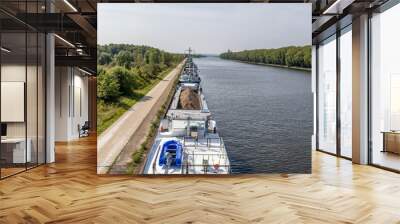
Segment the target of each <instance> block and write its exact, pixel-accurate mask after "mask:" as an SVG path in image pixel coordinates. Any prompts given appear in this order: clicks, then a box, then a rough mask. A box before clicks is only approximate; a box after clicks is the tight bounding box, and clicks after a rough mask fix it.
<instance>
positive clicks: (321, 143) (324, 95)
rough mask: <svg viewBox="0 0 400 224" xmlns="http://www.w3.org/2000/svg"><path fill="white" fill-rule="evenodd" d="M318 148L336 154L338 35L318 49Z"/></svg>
mask: <svg viewBox="0 0 400 224" xmlns="http://www.w3.org/2000/svg"><path fill="white" fill-rule="evenodd" d="M317 60H318V148H319V149H320V150H323V151H326V152H330V153H336V35H334V36H332V37H330V38H329V39H327V40H326V41H324V42H323V43H322V44H320V45H319V48H318V59H317Z"/></svg>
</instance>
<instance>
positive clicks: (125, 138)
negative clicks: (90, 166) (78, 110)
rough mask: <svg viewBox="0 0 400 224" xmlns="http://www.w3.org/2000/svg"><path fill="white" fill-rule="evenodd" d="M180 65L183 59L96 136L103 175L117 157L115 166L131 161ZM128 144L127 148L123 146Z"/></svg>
mask: <svg viewBox="0 0 400 224" xmlns="http://www.w3.org/2000/svg"><path fill="white" fill-rule="evenodd" d="M182 66H183V62H182V63H181V64H179V65H178V66H177V67H176V68H175V69H174V70H172V71H171V72H170V73H169V74H168V75H167V76H166V77H165V78H164V79H163V80H161V81H160V82H159V83H158V84H157V85H156V86H155V87H154V88H153V89H152V90H150V91H149V92H148V93H147V94H146V96H144V97H143V98H142V99H141V100H140V101H139V102H137V103H136V104H135V105H133V106H132V107H131V108H130V109H129V110H128V111H127V112H125V113H124V114H123V115H122V116H121V117H120V118H119V119H118V120H117V121H116V122H114V124H113V125H112V126H110V127H109V128H108V129H107V130H105V131H104V132H103V133H102V134H101V135H100V136H99V137H98V139H97V173H98V174H106V173H107V172H108V171H109V169H110V166H111V165H112V164H113V163H114V161H116V159H117V158H118V160H117V161H116V163H117V165H118V164H126V163H127V162H129V161H130V160H131V155H132V153H133V152H134V150H135V149H137V148H138V146H140V144H141V143H142V142H143V141H144V139H145V136H146V134H147V130H148V127H149V126H150V123H151V121H152V120H153V118H154V116H155V115H156V114H157V111H158V110H159V108H160V107H161V105H162V104H163V103H164V101H165V100H166V98H167V95H168V93H169V90H170V89H171V88H172V85H173V83H174V80H175V79H176V77H177V76H178V75H179V73H180V70H181V68H182ZM143 127H147V128H145V129H144V128H143ZM128 143H129V147H125V146H127V144H128ZM124 148H125V150H124Z"/></svg>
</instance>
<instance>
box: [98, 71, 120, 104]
mask: <svg viewBox="0 0 400 224" xmlns="http://www.w3.org/2000/svg"><path fill="white" fill-rule="evenodd" d="M120 94H121V93H120V92H119V83H118V79H117V77H115V76H113V75H110V74H109V73H107V72H105V71H103V72H101V73H100V74H99V75H98V77H97V96H98V97H99V98H101V99H103V100H105V101H110V100H113V99H115V98H117V97H119V96H120Z"/></svg>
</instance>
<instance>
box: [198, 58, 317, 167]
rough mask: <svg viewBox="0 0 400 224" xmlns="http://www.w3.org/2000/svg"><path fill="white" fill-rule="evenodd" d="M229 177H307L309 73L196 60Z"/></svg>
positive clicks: (309, 136) (308, 163) (210, 59)
mask: <svg viewBox="0 0 400 224" xmlns="http://www.w3.org/2000/svg"><path fill="white" fill-rule="evenodd" d="M194 62H195V63H196V64H197V65H198V68H199V71H200V77H201V78H202V86H203V91H204V94H205V97H206V99H207V104H208V107H209V109H210V110H211V111H212V112H213V117H214V118H215V120H216V121H217V124H218V129H219V132H220V134H221V136H222V137H223V139H224V142H225V145H226V149H227V151H228V155H229V159H230V161H231V166H232V173H271V172H280V173H303V172H311V135H312V127H313V126H312V118H313V106H312V93H311V72H306V71H299V70H292V69H287V68H278V67H271V66H263V65H253V64H247V63H241V62H236V61H230V60H224V59H220V58H218V57H203V58H195V59H194Z"/></svg>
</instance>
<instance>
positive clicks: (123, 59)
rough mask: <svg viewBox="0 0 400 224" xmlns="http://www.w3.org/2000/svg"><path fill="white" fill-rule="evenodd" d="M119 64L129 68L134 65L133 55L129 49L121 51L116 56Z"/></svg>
mask: <svg viewBox="0 0 400 224" xmlns="http://www.w3.org/2000/svg"><path fill="white" fill-rule="evenodd" d="M115 60H116V62H117V65H119V66H124V67H125V68H129V67H131V66H132V65H133V55H132V53H131V52H129V51H125V50H123V51H120V52H119V53H118V54H117V56H116V57H115Z"/></svg>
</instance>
